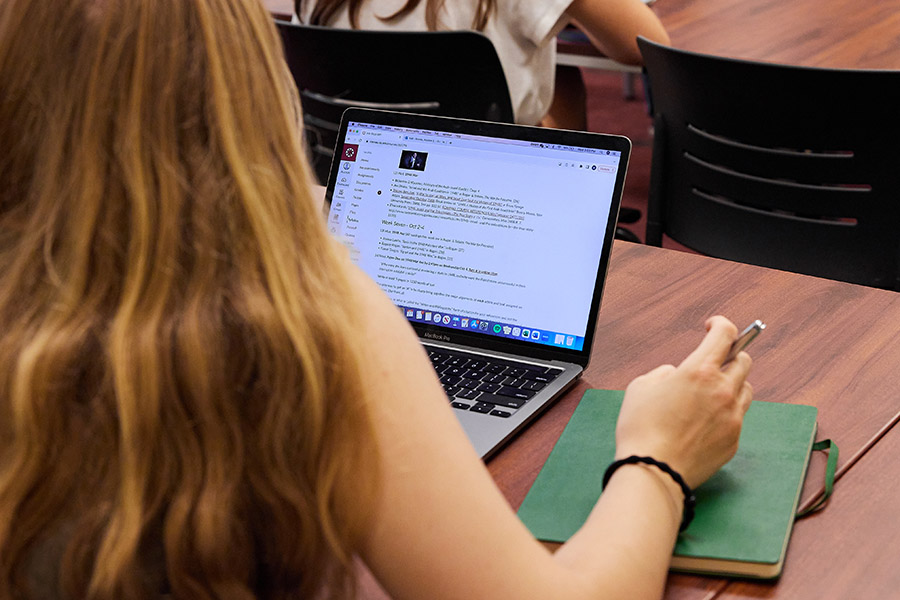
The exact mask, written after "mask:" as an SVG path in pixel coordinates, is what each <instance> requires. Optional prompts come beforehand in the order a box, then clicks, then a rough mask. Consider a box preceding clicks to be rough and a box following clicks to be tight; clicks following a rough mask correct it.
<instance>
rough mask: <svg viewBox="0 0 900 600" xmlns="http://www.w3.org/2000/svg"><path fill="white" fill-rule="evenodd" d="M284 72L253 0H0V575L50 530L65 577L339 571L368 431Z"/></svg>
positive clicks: (345, 578) (135, 586) (244, 587)
mask: <svg viewBox="0 0 900 600" xmlns="http://www.w3.org/2000/svg"><path fill="white" fill-rule="evenodd" d="M292 86H293V84H292V83H291V82H290V75H289V73H288V72H287V70H286V68H285V66H284V64H283V62H282V59H281V51H280V45H279V42H278V41H277V36H276V33H275V30H274V26H273V24H272V23H271V19H270V17H269V15H268V14H266V12H265V10H264V9H263V7H262V6H261V3H260V2H259V0H152V1H150V2H148V1H145V0H40V1H37V2H36V1H34V0H3V1H2V2H0V89H2V90H3V93H2V95H0V140H2V143H0V282H2V283H0V364H2V365H3V368H2V369H0V597H4V598H13V597H15V598H22V597H27V594H26V593H25V592H26V588H25V587H24V586H25V585H26V584H28V583H29V582H30V581H32V580H33V577H32V576H30V575H29V573H30V572H31V568H32V566H33V564H34V563H36V562H37V563H40V562H42V561H43V560H47V557H46V556H44V555H43V554H42V552H44V551H45V550H46V549H47V548H51V547H53V543H52V542H53V540H57V541H58V540H59V539H62V540H64V541H65V544H64V548H65V550H64V552H62V553H61V554H62V555H63V557H62V559H61V565H62V566H61V567H60V568H59V569H58V572H59V574H60V585H62V586H63V588H64V589H65V590H66V592H67V593H68V594H69V595H70V596H71V597H73V598H76V597H77V598H98V599H99V598H138V597H148V596H153V595H155V594H158V593H159V591H160V590H159V589H157V586H160V585H167V586H168V589H169V591H171V593H172V594H173V595H174V596H175V597H190V598H214V597H215V598H233V599H244V598H257V597H260V598H262V597H266V598H285V597H292V598H293V597H298V596H300V597H311V596H313V595H314V591H315V590H316V589H319V588H320V587H321V586H323V585H327V586H329V589H330V590H331V592H332V595H333V596H335V597H338V596H342V595H344V594H345V593H346V591H347V590H346V589H345V588H344V585H345V584H347V585H350V586H352V577H351V571H350V569H351V568H352V552H353V551H354V549H355V547H356V545H357V544H358V543H359V536H360V535H361V532H362V531H363V530H364V528H365V527H366V526H367V525H366V523H364V519H365V517H364V516H362V513H363V511H362V510H360V508H359V507H365V506H366V505H367V503H371V502H373V501H374V499H375V498H376V494H377V483H378V473H377V464H378V461H377V452H376V450H377V448H376V447H375V441H374V433H373V431H372V425H371V422H370V420H369V414H368V412H367V410H366V408H365V398H364V395H363V392H362V389H363V388H362V385H361V382H360V380H359V375H358V374H357V370H356V367H357V365H358V356H357V353H356V351H355V350H354V346H353V339H352V332H353V330H354V327H355V323H356V318H355V317H354V314H353V311H352V310H351V308H350V306H349V301H348V300H347V298H349V297H350V296H351V295H352V294H351V292H350V290H349V287H348V283H347V281H346V275H345V269H344V268H343V266H342V265H343V264H344V262H343V261H344V259H343V257H341V256H340V254H339V250H337V248H336V247H335V244H334V243H332V242H331V241H330V240H329V238H328V235H327V232H326V231H325V229H324V224H323V223H322V222H320V217H321V213H320V211H319V208H318V206H317V205H316V201H315V199H314V198H313V197H312V196H311V191H310V188H309V184H310V182H311V181H312V175H311V172H310V169H309V167H308V166H307V164H306V162H305V160H304V159H303V156H302V146H301V138H300V135H299V131H298V125H297V123H298V122H299V121H298V117H299V108H298V106H299V105H298V104H297V101H296V98H295V97H294V95H293V92H292V91H291V90H292V89H293V87H292ZM351 503H352V505H353V508H352V509H351ZM354 515H356V516H354ZM154 559H158V560H159V561H163V560H164V562H160V563H159V564H156V563H155V562H154ZM160 571H162V573H160Z"/></svg>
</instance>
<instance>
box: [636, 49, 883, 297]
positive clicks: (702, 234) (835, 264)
mask: <svg viewBox="0 0 900 600" xmlns="http://www.w3.org/2000/svg"><path fill="white" fill-rule="evenodd" d="M638 45H639V46H640V49H641V53H642V55H643V57H644V64H645V66H646V71H647V76H648V79H649V89H650V96H651V107H652V112H653V115H654V144H653V158H652V168H651V181H650V202H649V206H648V215H647V219H648V222H647V236H646V239H647V243H648V244H653V245H657V246H658V245H660V244H661V241H662V235H663V234H664V233H665V234H666V235H668V236H670V237H671V238H672V239H674V240H676V241H678V242H679V243H681V244H684V245H686V246H688V247H690V248H693V249H695V250H698V251H699V252H702V253H704V254H708V255H711V256H716V257H719V258H726V259H730V260H736V261H740V262H745V263H750V264H757V265H763V266H768V267H773V268H777V269H783V270H787V271H793V272H797V273H805V274H809V275H816V276H819V277H826V278H830V279H838V280H842V281H848V282H851V283H860V284H864V285H870V286H876V287H883V288H891V289H900V281H898V264H900V262H898V261H900V71H861V70H844V69H819V68H807V67H792V66H785V65H776V64H768V63H759V62H749V61H744V60H735V59H727V58H720V57H714V56H707V55H701V54H696V53H692V52H686V51H683V50H677V49H674V48H669V47H666V46H660V45H658V44H654V43H652V42H649V41H648V40H645V39H643V38H639V40H638Z"/></svg>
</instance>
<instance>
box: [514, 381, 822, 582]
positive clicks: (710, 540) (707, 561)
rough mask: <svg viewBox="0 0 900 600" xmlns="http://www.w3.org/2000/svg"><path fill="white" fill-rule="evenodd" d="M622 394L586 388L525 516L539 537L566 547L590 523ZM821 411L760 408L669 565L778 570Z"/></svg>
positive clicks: (748, 572)
mask: <svg viewBox="0 0 900 600" xmlns="http://www.w3.org/2000/svg"><path fill="white" fill-rule="evenodd" d="M623 396H624V392H622V391H613V390H588V391H587V392H586V393H585V395H584V397H583V398H582V400H581V403H580V404H579V405H578V407H577V408H576V410H575V413H574V414H573V415H572V419H571V420H570V421H569V424H568V425H567V426H566V429H565V431H563V434H562V436H561V437H560V439H559V441H558V442H557V444H556V446H555V447H554V448H553V451H552V452H551V454H550V456H549V458H548V459H547V462H546V464H545V465H544V467H543V469H542V470H541V472H540V473H539V474H538V477H537V480H536V481H535V483H534V485H533V486H532V488H531V490H530V491H529V492H528V495H527V496H526V498H525V500H524V502H523V503H522V506H521V507H520V508H519V517H520V518H521V519H522V521H523V522H524V523H525V525H526V526H528V528H529V529H530V530H531V532H532V533H533V534H534V535H535V537H537V538H538V539H541V540H545V541H551V542H564V541H565V540H567V539H568V538H569V537H571V536H572V534H574V533H575V532H576V531H577V530H578V529H579V528H580V527H581V525H582V524H583V523H584V521H585V520H586V519H587V516H588V514H589V513H590V511H591V509H592V508H593V506H594V504H595V502H596V501H597V499H598V498H599V497H600V492H601V482H602V481H601V480H602V478H603V473H604V471H605V470H606V467H607V466H608V465H609V463H611V462H612V460H613V455H614V452H615V426H616V419H617V417H618V414H619V408H620V407H621V404H622V398H623ZM816 414H817V409H816V408H815V407H814V406H805V405H799V404H781V403H773V402H758V401H756V402H753V403H752V404H751V406H750V409H749V410H748V411H747V415H746V417H745V419H744V427H743V430H742V433H741V439H740V446H739V449H738V452H737V454H736V455H735V457H734V458H733V459H732V460H731V461H730V462H728V464H726V465H725V466H724V467H722V469H721V470H719V472H717V473H716V474H715V475H713V476H712V477H711V478H710V479H709V480H708V481H707V482H706V483H704V484H703V485H702V486H700V487H699V488H697V490H696V495H697V510H696V516H695V517H694V521H693V522H692V523H691V525H690V527H688V529H687V530H686V531H684V532H682V533H681V535H680V536H679V537H678V541H677V543H676V546H675V552H674V556H673V558H672V565H671V566H672V569H674V570H681V571H692V572H701V573H711V574H722V575H737V576H745V577H760V578H774V577H777V576H778V575H780V574H781V569H782V565H783V562H784V555H785V552H786V550H787V542H788V539H789V538H790V532H791V529H792V526H793V522H794V515H795V513H796V512H797V504H798V502H799V498H800V492H801V491H802V488H803V480H804V478H805V476H806V467H807V465H808V463H809V454H810V452H811V449H812V444H813V441H814V438H815V434H816Z"/></svg>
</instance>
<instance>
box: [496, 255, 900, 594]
mask: <svg viewBox="0 0 900 600" xmlns="http://www.w3.org/2000/svg"><path fill="white" fill-rule="evenodd" d="M713 314H724V315H726V316H728V317H730V318H731V319H732V320H734V321H736V322H737V323H738V325H739V326H743V325H745V324H746V323H749V322H751V321H752V320H754V319H757V318H758V319H762V320H763V321H765V322H766V323H767V325H768V328H767V329H766V331H765V332H764V333H763V334H762V335H760V337H759V338H758V339H757V340H756V341H755V342H754V343H753V345H752V346H751V347H750V349H749V350H750V354H751V355H752V356H753V357H754V366H753V371H752V373H751V377H750V379H751V381H752V383H753V386H754V389H755V397H756V399H759V400H768V401H774V402H793V403H798V404H810V405H814V406H817V407H818V408H819V438H820V439H823V438H829V437H830V438H833V439H835V441H836V442H837V443H838V445H839V446H840V448H841V462H840V463H839V467H840V466H841V465H844V464H846V463H847V462H848V461H851V459H852V458H853V457H854V455H856V454H858V453H861V452H862V451H864V450H865V449H867V448H868V447H869V446H870V445H871V442H872V440H873V438H875V437H876V436H877V435H878V434H879V432H880V431H881V430H882V428H883V427H884V426H885V425H886V424H887V423H889V422H890V421H891V420H892V419H893V418H894V417H895V416H896V415H897V413H898V412H900V393H898V392H897V390H898V389H900V369H898V368H897V365H900V338H898V337H897V336H896V327H895V325H894V324H897V323H900V294H897V293H895V292H888V291H883V290H876V289H872V288H865V287H861V286H855V285H850V284H846V283H840V282H833V281H828V280H824V279H818V278H814V277H808V276H804V275H797V274H793V273H786V272H782V271H775V270H771V269H764V268H761V267H754V266H749V265H743V264H738V263H732V262H728V261H722V260H717V259H712V258H708V257H703V256H697V255H691V254H686V253H682V252H676V251H672V250H664V249H660V248H651V247H647V246H640V245H634V244H628V243H627V242H619V241H617V242H616V244H615V247H614V253H613V260H612V265H611V267H610V273H609V277H608V281H607V286H606V292H605V295H604V300H603V305H602V307H601V310H600V315H601V318H600V324H599V329H598V332H597V336H596V341H595V345H594V349H593V360H592V362H591V364H590V366H589V367H588V369H587V371H586V372H585V375H584V377H583V378H582V381H581V382H580V383H579V384H578V385H577V386H576V387H575V388H574V389H573V390H571V391H570V392H569V393H568V394H567V395H566V396H565V397H564V398H562V399H561V400H560V401H559V402H558V403H556V404H555V405H554V406H553V407H551V408H550V409H549V410H548V411H547V412H546V413H545V414H544V415H543V416H542V417H541V418H540V419H539V420H538V421H537V422H535V423H534V424H533V425H532V426H531V427H529V428H528V429H526V430H525V432H524V433H523V434H522V435H520V436H519V437H518V438H516V439H515V440H513V442H512V443H511V444H510V445H509V446H508V447H507V448H505V449H504V450H503V451H502V452H500V453H499V454H498V455H497V456H496V457H495V458H494V459H493V460H492V461H491V462H490V463H489V465H488V468H489V470H490V471H491V474H492V475H493V476H494V478H495V480H496V481H497V484H498V486H499V487H500V489H501V490H502V491H503V493H504V494H505V495H506V497H507V499H508V500H509V502H510V504H511V505H512V507H513V508H518V506H519V504H520V503H521V502H522V499H524V497H525V494H526V493H527V491H528V489H529V488H530V487H531V484H532V483H533V482H534V479H535V478H536V477H537V473H538V471H539V470H540V468H541V466H542V465H543V463H544V461H546V458H547V456H548V455H549V453H550V450H551V449H552V447H553V444H555V443H556V440H557V439H558V438H559V435H560V434H561V433H562V430H563V428H564V427H565V425H566V423H567V422H568V419H569V418H570V417H571V414H572V412H573V411H574V410H575V406H576V405H577V404H578V400H579V399H580V398H581V395H582V394H583V393H584V390H586V389H587V388H590V387H598V388H613V389H622V388H624V387H625V386H626V385H627V384H628V382H629V381H630V380H631V379H633V378H634V377H636V376H637V375H640V374H641V373H643V372H645V371H647V370H649V369H651V368H654V367H655V366H657V365H660V364H664V363H677V362H679V361H680V360H681V359H683V358H684V357H685V356H686V355H687V354H688V353H689V352H690V351H691V350H692V349H693V348H694V347H695V346H696V345H697V343H699V341H700V339H701V338H702V335H703V322H704V321H705V319H706V318H707V317H709V316H711V315H713ZM876 447H877V446H876ZM818 454H820V453H817V455H816V456H815V457H814V459H813V464H812V465H811V467H810V476H809V477H808V478H807V484H806V486H805V488H804V492H803V496H802V500H803V501H809V500H810V499H812V498H813V497H814V496H816V495H818V493H819V492H820V491H821V488H822V485H821V473H822V472H823V470H824V457H823V456H819V455H818ZM898 456H900V455H898ZM852 472H853V471H852V470H850V471H849V473H852ZM840 485H841V486H842V487H843V486H844V484H843V483H841V484H840ZM829 510H830V509H829ZM826 512H827V511H826ZM814 519H815V520H818V519H819V517H814ZM810 522H812V521H810ZM892 528H893V531H892V534H893V535H898V534H900V523H895V524H893V525H892ZM830 536H831V532H830V531H829V530H823V531H819V532H818V537H816V536H810V538H809V540H808V546H807V547H805V548H804V542H803V541H800V542H797V541H795V542H792V546H791V550H792V552H793V553H794V554H797V553H800V554H803V553H805V552H810V553H814V552H815V546H816V545H817V544H821V543H828V540H830V539H831V538H830ZM797 547H799V550H798V549H797ZM792 567H793V564H792V562H791V560H790V555H789V557H788V563H787V567H786V572H788V571H790V570H791V569H792ZM796 568H797V569H798V570H802V569H803V568H804V564H803V563H801V564H799V565H798V566H797V567H796ZM728 583H729V582H728V581H727V580H725V579H719V578H710V577H695V576H687V575H672V576H670V578H669V584H668V588H667V594H666V597H667V598H670V599H675V598H677V599H698V600H699V599H704V598H713V597H715V596H716V595H717V594H718V592H720V591H723V590H725V589H727V586H728ZM754 590H756V591H759V590H764V591H766V593H774V594H776V597H784V598H791V597H793V596H791V595H784V596H781V593H780V592H779V591H778V590H780V586H777V585H776V586H773V585H772V584H760V585H758V586H757V587H756V588H754Z"/></svg>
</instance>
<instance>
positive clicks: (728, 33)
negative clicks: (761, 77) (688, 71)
mask: <svg viewBox="0 0 900 600" xmlns="http://www.w3.org/2000/svg"><path fill="white" fill-rule="evenodd" d="M653 8H654V11H655V12H656V14H657V15H659V17H660V19H661V20H662V22H663V24H664V25H665V26H666V29H667V30H668V32H669V35H670V36H671V38H672V45H673V46H675V47H678V48H683V49H685V50H692V51H695V52H704V53H707V54H716V55H720V56H729V57H735V58H746V59H753V60H763V61H768V62H778V63H784V64H793V65H803V66H812V67H831V68H855V69H900V0H861V1H860V2H847V1H846V0H791V1H790V2H785V1H784V0H658V1H657V2H656V3H655V4H654V5H653Z"/></svg>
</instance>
